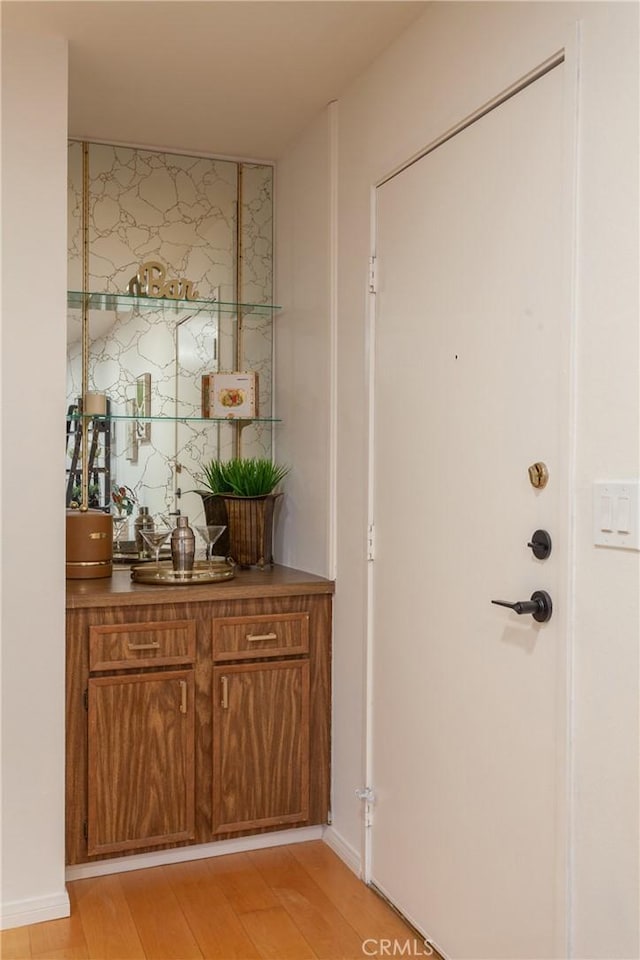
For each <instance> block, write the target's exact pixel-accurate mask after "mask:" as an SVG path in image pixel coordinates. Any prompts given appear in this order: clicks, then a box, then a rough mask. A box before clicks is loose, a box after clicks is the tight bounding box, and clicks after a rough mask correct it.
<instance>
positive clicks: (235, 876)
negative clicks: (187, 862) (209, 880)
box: [207, 853, 280, 914]
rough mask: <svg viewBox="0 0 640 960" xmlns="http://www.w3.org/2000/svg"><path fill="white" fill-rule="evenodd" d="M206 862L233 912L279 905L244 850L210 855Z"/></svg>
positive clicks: (239, 912)
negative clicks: (228, 854) (225, 855)
mask: <svg viewBox="0 0 640 960" xmlns="http://www.w3.org/2000/svg"><path fill="white" fill-rule="evenodd" d="M207 865H208V868H209V872H210V874H211V876H212V877H213V879H214V882H215V883H216V884H217V885H218V888H219V889H220V890H221V891H222V893H223V894H224V896H225V897H226V898H227V900H228V901H229V903H230V904H231V906H232V907H233V909H234V910H235V912H236V913H237V914H242V913H249V912H250V911H252V910H268V909H269V908H270V907H278V906H280V904H279V903H278V900H277V899H276V897H275V895H274V893H273V891H272V890H271V888H270V887H269V885H268V884H267V883H265V881H264V879H263V877H262V874H261V873H260V871H259V870H257V869H256V866H255V864H254V863H253V861H252V860H251V858H250V857H249V855H248V854H246V853H235V854H232V855H231V856H228V857H212V858H211V859H210V860H207Z"/></svg>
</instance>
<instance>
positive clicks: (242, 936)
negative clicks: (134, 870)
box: [162, 860, 260, 960]
mask: <svg viewBox="0 0 640 960" xmlns="http://www.w3.org/2000/svg"><path fill="white" fill-rule="evenodd" d="M162 869H163V870H164V871H166V876H167V879H168V881H169V883H170V884H171V886H172V888H173V891H174V893H175V895H176V898H177V900H178V903H179V904H180V906H181V908H182V911H183V913H184V915H185V917H186V919H187V922H188V924H189V927H190V928H191V932H192V933H193V936H194V937H195V940H196V942H197V944H198V946H199V947H200V950H201V951H202V954H203V956H204V957H206V958H207V960H259V958H260V953H259V951H258V949H257V947H256V945H255V944H254V942H253V941H252V940H251V938H250V937H249V936H248V935H247V933H246V932H245V930H244V929H243V927H242V925H241V923H240V920H239V918H238V916H237V915H236V913H235V911H234V910H233V908H232V906H231V904H230V903H229V901H228V900H227V899H226V897H225V896H224V894H223V893H222V892H221V890H220V888H219V886H218V884H217V882H216V879H215V876H214V875H213V874H212V873H211V872H210V871H209V867H208V864H207V862H206V861H204V860H198V861H192V862H190V863H175V864H172V865H171V866H170V867H163V868H162Z"/></svg>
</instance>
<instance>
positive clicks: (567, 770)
mask: <svg viewBox="0 0 640 960" xmlns="http://www.w3.org/2000/svg"><path fill="white" fill-rule="evenodd" d="M580 40H581V38H580V23H579V21H577V22H576V23H575V24H574V28H573V30H572V31H571V32H570V33H569V35H568V36H566V37H565V38H564V42H563V44H562V45H561V46H560V47H559V48H558V49H557V50H556V51H555V52H554V53H552V54H551V55H550V56H549V57H548V58H547V59H545V60H544V61H542V62H540V63H539V64H538V65H537V66H535V67H533V68H532V69H529V70H528V71H527V72H526V73H524V74H523V75H522V76H521V77H520V79H519V80H516V81H515V82H514V83H513V84H511V85H510V86H509V87H506V88H505V89H503V90H501V91H500V92H499V93H497V94H496V95H495V96H494V97H493V98H491V99H490V100H489V101H487V102H485V103H484V104H482V105H480V106H479V107H478V108H477V109H476V110H474V111H473V112H472V113H470V114H468V115H467V116H465V117H464V118H462V119H461V120H460V121H459V122H458V123H457V124H455V125H454V126H453V127H450V128H449V129H448V130H446V131H444V132H443V133H442V134H440V135H439V136H438V137H436V138H435V139H433V140H431V141H430V142H429V143H428V144H426V145H425V146H424V147H423V148H422V149H421V150H419V151H418V152H416V153H414V154H412V155H411V156H410V157H408V158H407V159H406V160H405V161H404V162H402V163H400V164H398V165H397V166H395V167H394V168H393V169H391V170H390V171H388V172H387V173H385V174H384V175H383V176H381V177H380V178H379V179H378V180H377V181H376V182H375V183H373V184H372V185H371V188H370V200H369V204H370V236H369V240H370V246H369V254H370V257H371V258H372V260H371V262H375V257H376V250H377V229H378V222H377V220H378V218H377V196H378V193H377V192H378V189H379V188H380V187H381V186H383V185H384V184H385V183H387V182H388V181H389V180H391V179H392V178H393V177H395V176H397V175H399V174H401V173H402V172H403V171H405V170H406V169H407V168H408V167H410V166H412V165H413V164H414V163H416V162H417V161H419V160H421V159H422V158H423V157H425V156H427V154H429V153H431V152H433V151H434V150H436V149H437V148H438V147H439V146H441V145H442V144H443V143H445V142H447V141H448V140H450V139H451V138H452V137H454V136H456V135H457V134H458V133H460V132H462V131H463V130H464V129H466V128H467V127H469V126H471V124H473V123H475V122H477V121H478V120H480V119H481V118H482V117H483V116H485V115H486V114H487V113H489V112H490V111H492V110H494V109H496V108H498V107H499V106H500V105H501V104H502V103H504V102H505V101H506V100H508V99H510V98H511V97H513V96H515V95H517V94H518V93H519V92H520V91H521V90H523V89H524V88H525V87H527V86H529V85H530V84H531V83H534V82H535V81H536V80H538V79H539V78H540V77H542V76H544V74H545V73H548V72H549V71H550V70H552V69H554V67H557V66H560V65H563V67H564V71H565V93H566V99H565V107H564V144H563V155H564V168H563V172H562V177H563V183H564V192H565V195H566V197H567V203H566V207H565V211H564V237H563V249H564V262H565V269H566V283H565V286H564V300H565V302H564V312H565V315H566V316H567V318H568V322H569V399H568V406H569V409H568V411H567V427H568V438H567V440H568V443H567V457H568V469H567V483H568V487H569V489H568V490H566V491H565V496H566V502H567V504H568V509H569V516H568V551H567V559H566V564H565V582H566V593H565V595H564V596H563V597H561V598H560V602H561V603H562V604H563V605H564V606H565V608H566V611H567V621H566V622H567V635H566V663H565V676H566V688H565V700H566V717H565V731H566V733H565V744H564V751H563V754H562V756H563V759H564V763H563V769H562V770H559V771H558V782H559V783H563V784H564V787H563V789H562V792H561V802H560V803H559V804H558V811H557V820H556V828H557V835H558V838H559V842H558V852H557V856H558V863H557V870H558V873H559V875H560V873H562V875H563V876H564V883H563V902H562V903H561V904H559V905H558V906H559V908H558V910H557V913H556V918H557V919H556V930H555V937H554V939H555V942H556V946H557V951H558V956H566V957H571V956H573V923H572V897H573V871H574V806H573V795H574V756H573V749H572V745H573V739H574V736H573V731H574V723H575V715H574V696H573V686H574V681H573V648H574V642H575V568H576V563H575V556H576V525H575V516H576V505H575V501H576V481H577V467H576V425H577V411H576V398H577V364H576V347H577V337H578V315H577V290H578V276H577V272H578V271H577V249H578V244H577V241H578V230H577V221H578V148H579V134H580V110H579V107H580V59H581V57H580V54H581V42H580ZM367 299H368V303H367V320H366V324H367V338H366V339H367V344H368V348H367V349H368V356H367V384H366V390H367V400H366V402H367V450H368V462H367V529H368V531H369V532H370V538H373V539H372V540H370V542H372V543H373V548H372V554H373V558H372V556H369V557H368V558H367V560H366V561H365V562H366V563H367V587H366V589H367V602H366V649H365V667H364V669H365V697H364V713H365V715H364V775H365V776H364V783H365V785H366V788H367V790H368V791H370V793H369V797H370V799H369V798H367V797H365V798H364V801H363V802H364V816H363V818H362V837H361V842H362V851H363V856H362V876H363V879H364V881H365V883H367V884H369V885H373V884H372V876H371V860H372V830H371V828H372V823H373V818H374V817H375V782H374V780H373V711H374V704H373V658H374V641H375V622H374V570H373V565H374V563H375V559H374V557H375V533H374V531H375V516H374V506H375V426H376V424H375V362H376V294H375V289H374V285H373V284H371V285H370V290H369V294H368V298H367ZM408 919H409V922H411V918H408ZM420 933H422V934H423V935H424V936H425V938H427V939H429V931H428V930H420ZM430 942H432V943H433V945H434V946H435V947H436V949H438V950H439V952H440V953H441V954H442V956H446V955H445V953H444V952H443V951H442V949H441V948H440V947H439V946H438V944H437V943H435V942H434V941H433V940H431V941H430Z"/></svg>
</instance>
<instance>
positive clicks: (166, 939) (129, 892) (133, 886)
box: [120, 867, 203, 960]
mask: <svg viewBox="0 0 640 960" xmlns="http://www.w3.org/2000/svg"><path fill="white" fill-rule="evenodd" d="M120 884H121V886H122V890H123V892H124V895H125V898H126V900H127V903H128V905H129V910H130V911H131V916H132V917H133V922H134V923H135V925H136V930H137V931H138V936H139V937H140V940H141V942H142V946H143V948H144V952H145V954H146V956H147V957H148V958H152V960H202V956H203V954H202V951H201V950H200V948H199V947H198V944H197V943H196V940H195V937H194V936H193V934H192V932H191V928H190V927H189V924H188V922H187V918H186V917H185V915H184V912H183V910H182V907H181V906H180V904H179V902H178V898H177V897H176V895H175V893H174V891H173V888H172V887H171V884H170V882H169V880H168V879H167V874H166V872H165V871H164V870H163V868H162V867H153V868H150V869H147V870H133V871H131V872H130V873H122V874H120Z"/></svg>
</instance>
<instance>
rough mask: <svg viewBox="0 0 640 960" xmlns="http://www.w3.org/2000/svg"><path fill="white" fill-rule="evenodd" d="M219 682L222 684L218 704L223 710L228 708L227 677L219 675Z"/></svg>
mask: <svg viewBox="0 0 640 960" xmlns="http://www.w3.org/2000/svg"><path fill="white" fill-rule="evenodd" d="M220 683H221V685H222V699H221V701H220V705H221V707H222V709H223V710H228V709H229V677H220Z"/></svg>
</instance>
